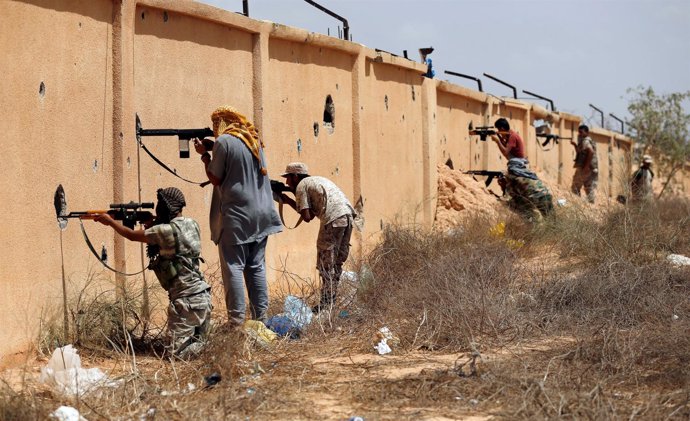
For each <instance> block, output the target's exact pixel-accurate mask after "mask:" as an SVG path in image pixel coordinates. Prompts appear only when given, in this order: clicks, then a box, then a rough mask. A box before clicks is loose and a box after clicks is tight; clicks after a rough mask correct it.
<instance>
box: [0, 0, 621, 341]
mask: <svg viewBox="0 0 690 421" xmlns="http://www.w3.org/2000/svg"><path fill="white" fill-rule="evenodd" d="M0 16H2V18H1V19H2V25H0V50H1V51H3V54H2V55H0V68H2V69H3V70H4V73H5V74H4V77H3V78H2V79H0V92H3V93H4V95H0V112H1V113H2V115H3V118H2V119H0V130H2V132H3V133H5V134H6V138H7V139H20V141H19V142H12V143H8V148H9V147H12V151H11V154H10V158H9V159H7V160H6V164H5V167H4V168H3V169H4V171H3V172H2V175H0V194H2V196H3V197H5V198H6V200H5V205H4V206H5V207H4V210H5V212H6V214H7V215H12V218H13V219H12V222H11V223H6V224H5V225H3V227H2V228H1V229H0V230H1V232H2V238H3V240H4V241H2V242H1V243H0V244H1V245H0V284H1V285H2V287H3V288H4V290H5V291H11V293H10V294H4V295H2V297H0V321H1V322H2V324H3V326H4V327H3V329H2V337H3V338H4V341H3V342H2V344H0V353H2V355H6V354H7V353H8V352H11V351H13V350H17V349H19V348H21V347H22V346H23V345H24V344H26V343H27V342H28V341H30V340H32V339H33V337H34V334H35V329H36V326H37V325H38V321H39V318H40V314H41V311H42V309H48V308H58V309H59V308H60V305H61V302H62V298H61V297H62V287H61V268H62V259H61V252H60V245H61V238H62V246H63V250H64V268H65V271H66V276H67V277H68V278H69V279H70V282H69V285H68V288H69V291H70V292H71V293H73V292H75V291H77V290H78V289H79V288H80V287H81V285H83V283H84V280H85V279H86V278H87V276H89V274H95V275H97V276H102V277H104V278H106V279H110V280H112V281H113V282H115V283H117V282H122V278H117V279H116V278H115V277H113V276H112V275H111V273H110V272H106V271H104V269H103V268H102V267H101V266H100V264H99V263H98V262H97V261H96V259H95V258H94V257H93V256H91V255H90V254H89V252H88V250H87V248H86V246H85V244H84V242H83V239H82V236H81V233H80V230H79V228H78V222H77V221H76V220H71V221H70V223H69V226H68V227H67V229H66V230H65V231H64V232H62V233H61V232H60V231H59V230H58V227H57V224H56V222H55V211H54V208H53V205H52V200H53V194H54V192H55V189H56V187H57V185H58V184H62V185H63V186H64V188H65V191H66V194H67V204H68V209H69V210H84V209H93V208H103V207H107V205H108V204H109V203H113V202H122V201H129V200H135V201H154V200H155V190H156V189H157V188H158V187H166V186H177V187H179V188H181V189H182V191H183V192H184V193H185V195H186V198H187V202H188V207H187V208H186V209H185V214H187V215H189V216H192V217H194V218H196V219H197V220H199V222H200V223H201V225H202V232H203V235H204V237H205V238H204V243H203V250H204V256H205V257H206V259H207V261H208V263H209V265H211V266H213V265H215V264H216V263H217V258H216V250H215V247H214V245H213V244H212V243H211V242H210V241H209V239H208V221H207V215H208V209H209V204H210V189H209V188H205V189H202V188H200V187H198V186H195V185H193V184H187V183H184V182H182V181H180V180H179V179H177V178H174V177H173V176H172V175H171V174H169V173H167V172H165V171H164V170H163V169H162V168H161V167H159V166H158V165H156V164H155V163H154V162H153V161H152V160H151V159H150V158H149V157H148V156H146V155H144V153H143V151H142V150H141V149H140V148H139V147H138V145H137V144H136V141H135V124H134V122H135V115H136V114H138V115H139V116H140V118H141V121H142V124H143V127H144V128H201V127H206V126H209V125H210V124H211V122H210V114H211V112H212V111H213V110H214V109H215V108H217V107H218V106H220V105H224V104H230V105H233V106H235V107H236V108H238V109H239V110H240V111H242V112H243V113H245V114H246V115H247V116H248V117H249V118H250V119H252V120H253V121H254V122H255V124H256V125H257V127H258V128H259V130H260V133H261V134H262V136H263V140H264V142H265V144H266V154H267V159H268V163H269V173H270V175H271V177H273V178H278V177H279V174H280V173H281V172H282V170H283V168H284V166H285V164H287V163H288V162H291V161H295V160H301V161H304V162H306V163H307V164H308V165H309V166H310V168H311V172H312V173H313V174H318V175H324V176H326V177H329V178H331V179H333V180H334V181H335V182H336V183H337V184H338V185H339V186H341V187H342V188H343V190H344V191H345V193H346V194H347V195H348V196H349V197H350V198H351V200H352V201H353V203H354V202H355V201H356V200H357V199H359V198H361V200H362V201H363V202H364V215H365V218H366V225H365V229H364V231H363V232H362V233H357V234H356V235H355V239H354V241H353V242H354V243H355V244H354V245H355V249H354V252H353V254H354V255H357V254H358V253H359V252H360V251H361V250H362V249H363V248H365V247H367V246H368V245H369V244H372V242H373V241H375V239H376V238H377V237H378V234H379V233H380V231H381V228H382V226H383V225H384V224H386V223H391V222H393V221H396V220H397V221H401V222H410V221H414V222H416V223H420V224H422V225H423V226H426V227H429V226H431V224H432V223H433V218H434V210H435V192H436V177H437V175H436V166H437V164H438V163H446V162H448V161H449V160H450V161H452V163H453V166H454V167H455V168H458V169H463V170H466V169H490V170H499V169H502V168H504V167H505V160H504V159H503V157H502V156H501V155H500V153H499V151H498V148H497V147H496V146H495V145H494V144H493V143H492V142H490V141H489V142H481V141H479V140H478V139H477V138H476V137H470V136H469V135H468V131H467V126H468V124H469V122H470V121H472V122H473V124H474V126H480V125H491V124H492V123H493V122H494V121H495V119H496V118H498V117H506V118H507V119H508V120H509V121H510V123H511V125H512V127H513V128H514V129H515V130H516V131H518V132H519V133H520V134H521V135H522V136H523V137H524V138H525V141H526V142H527V151H528V155H529V157H530V159H531V161H532V165H533V166H534V168H536V169H537V170H539V171H542V172H543V173H544V174H546V175H547V176H548V177H549V178H551V179H552V180H553V182H560V183H561V184H565V185H568V184H569V183H570V179H571V177H572V168H571V167H572V164H571V162H572V147H571V146H570V145H569V144H568V142H567V141H563V142H561V143H560V144H559V145H557V147H554V148H553V149H551V150H546V151H545V150H542V149H541V148H540V147H539V145H538V144H537V139H536V138H535V136H534V134H535V132H534V127H533V122H534V121H535V120H538V119H544V118H547V119H550V120H551V121H553V127H554V131H555V132H557V133H560V134H561V135H562V136H573V135H574V134H576V128H577V124H578V123H579V121H580V118H579V117H577V116H572V115H568V114H566V113H553V112H548V111H546V110H544V109H543V108H541V107H537V106H534V105H531V104H528V103H523V102H520V101H515V100H512V99H499V98H495V97H491V96H487V95H485V94H483V93H480V92H476V91H473V90H470V89H467V88H463V87H460V86H456V85H453V84H451V83H448V82H443V81H439V80H432V79H427V78H423V77H422V76H421V74H422V73H424V72H425V70H426V67H425V66H424V65H422V64H421V63H416V62H412V61H409V60H406V59H403V58H400V57H396V56H392V55H390V54H387V53H384V52H377V51H375V50H372V49H369V48H366V47H364V46H362V45H359V44H354V43H351V42H347V41H343V40H339V39H335V38H332V37H328V36H325V35H320V34H314V33H309V32H307V31H303V30H300V29H296V28H289V27H286V26H283V25H279V24H274V23H271V22H259V21H255V20H252V19H249V18H246V17H244V16H241V15H238V14H236V13H233V12H227V11H223V10H219V9H216V8H213V7H210V6H206V5H202V4H198V3H194V2H192V1H176V2H170V1H164V0H139V1H135V0H121V1H119V0H91V1H88V2H85V1H79V0H71V1H70V0H63V1H53V0H9V1H3V2H0ZM327 98H330V99H331V100H332V103H333V110H334V113H333V114H332V117H333V118H334V123H333V124H330V123H328V122H326V121H325V120H324V109H325V108H326V101H327ZM596 136H597V142H600V143H601V144H602V145H603V144H606V146H605V147H600V148H598V153H599V158H600V162H602V161H606V164H605V170H606V171H609V169H610V170H611V171H612V174H613V178H614V179H615V178H616V177H619V178H621V179H627V174H628V173H629V168H628V167H626V166H625V165H623V164H624V163H625V162H628V161H629V160H628V158H627V157H628V156H629V155H630V145H629V141H628V139H625V138H622V137H617V136H614V135H613V133H610V132H607V131H597V132H596ZM612 139H613V140H615V142H614V143H615V146H614V147H613V149H612V162H613V164H612V165H611V164H609V161H608V149H607V148H608V144H610V143H611V142H612ZM607 142H608V143H607ZM144 143H145V144H146V145H147V147H149V148H150V149H151V150H152V151H153V152H154V153H155V154H156V155H157V156H158V157H159V158H161V159H162V160H163V161H164V162H166V163H168V164H169V165H170V166H171V167H173V168H174V169H175V170H176V172H177V173H178V174H180V175H182V176H184V177H186V178H189V179H192V180H196V181H202V180H203V179H204V173H203V166H202V164H201V162H200V160H199V159H198V157H197V156H196V155H195V154H194V152H192V158H190V159H187V160H183V159H179V158H178V148H177V139H174V138H144ZM10 145H12V146H10ZM603 168H604V167H602V169H603ZM600 177H602V178H606V179H607V180H610V177H611V176H610V175H609V174H608V173H607V174H605V175H603V174H602V175H600ZM614 185H615V184H611V183H610V182H609V183H608V184H607V189H608V190H607V194H609V195H610V194H613V193H611V192H615V188H614V187H612V186H614ZM291 212H292V211H291V210H288V211H287V212H286V214H287V215H286V219H287V222H288V223H294V222H295V220H296V218H295V215H294V214H293V213H291ZM86 227H87V230H88V233H89V236H90V237H91V240H92V241H93V242H94V244H96V246H97V247H100V246H105V248H106V249H107V251H108V255H109V263H110V264H111V265H114V266H115V267H116V268H118V269H120V270H127V271H136V270H139V269H141V267H142V263H143V259H142V255H141V247H140V246H138V245H136V244H132V243H127V242H125V241H124V240H123V239H122V238H120V237H115V236H114V235H113V232H112V230H110V229H106V228H105V227H102V226H100V225H98V224H94V223H92V222H88V221H87V222H86ZM317 229H318V227H317V224H316V223H311V224H304V225H302V226H300V228H299V229H297V230H294V231H290V230H285V232H284V233H282V234H280V235H276V236H273V237H271V239H270V240H269V248H268V258H267V263H268V266H269V277H270V281H271V282H272V284H273V285H275V284H276V283H278V282H280V281H281V279H282V277H283V270H286V271H289V272H290V273H291V274H294V276H296V277H298V278H305V279H306V278H311V279H314V278H315V276H316V272H315V269H314V266H315V237H316V233H317ZM148 282H151V276H150V275H149V277H148ZM153 282H155V281H153Z"/></svg>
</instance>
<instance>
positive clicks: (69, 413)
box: [49, 406, 87, 421]
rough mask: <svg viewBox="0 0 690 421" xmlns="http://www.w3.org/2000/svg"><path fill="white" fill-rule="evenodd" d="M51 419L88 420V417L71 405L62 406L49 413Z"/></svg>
mask: <svg viewBox="0 0 690 421" xmlns="http://www.w3.org/2000/svg"><path fill="white" fill-rule="evenodd" d="M49 417H50V419H51V420H58V421H87V419H86V418H84V417H82V416H81V414H79V411H78V410H77V409H76V408H72V407H71V406H61V407H59V408H58V409H56V410H55V411H53V412H52V413H51V414H50V415H49Z"/></svg>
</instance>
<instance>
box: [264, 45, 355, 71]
mask: <svg viewBox="0 0 690 421" xmlns="http://www.w3.org/2000/svg"><path fill="white" fill-rule="evenodd" d="M324 53H325V54H324ZM268 58H269V59H270V60H277V61H281V62H285V63H295V64H313V65H316V66H318V67H320V68H335V69H339V70H343V71H345V72H348V73H350V72H352V66H353V64H354V60H355V57H354V56H353V55H350V54H347V53H344V52H340V51H337V50H331V49H327V48H323V47H317V46H314V45H302V44H299V43H296V42H292V41H287V40H282V39H277V38H271V40H270V41H269V43H268Z"/></svg>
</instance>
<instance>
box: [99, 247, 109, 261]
mask: <svg viewBox="0 0 690 421" xmlns="http://www.w3.org/2000/svg"><path fill="white" fill-rule="evenodd" d="M101 262H103V263H108V249H107V248H105V244H103V245H102V246H101Z"/></svg>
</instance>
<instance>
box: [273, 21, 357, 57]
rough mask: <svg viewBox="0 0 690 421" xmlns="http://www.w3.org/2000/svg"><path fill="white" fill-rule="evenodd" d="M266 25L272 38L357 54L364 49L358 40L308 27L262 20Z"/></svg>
mask: <svg viewBox="0 0 690 421" xmlns="http://www.w3.org/2000/svg"><path fill="white" fill-rule="evenodd" d="M261 22H262V23H263V24H264V25H266V27H265V28H266V30H267V32H268V35H269V36H270V37H272V38H278V39H283V40H286V41H295V42H300V43H305V44H312V45H315V46H318V47H325V48H329V49H332V50H337V51H342V52H344V53H347V54H351V55H356V54H359V53H360V51H362V49H363V48H365V47H364V45H362V44H358V43H356V42H352V41H347V40H344V39H340V38H336V37H333V36H330V35H324V34H319V33H317V32H309V31H307V30H306V29H302V28H295V27H293V26H287V25H283V24H282V23H275V22H271V21H267V20H266V21H261Z"/></svg>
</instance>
